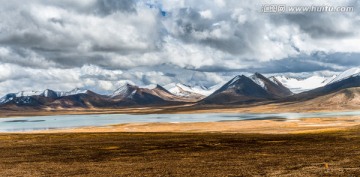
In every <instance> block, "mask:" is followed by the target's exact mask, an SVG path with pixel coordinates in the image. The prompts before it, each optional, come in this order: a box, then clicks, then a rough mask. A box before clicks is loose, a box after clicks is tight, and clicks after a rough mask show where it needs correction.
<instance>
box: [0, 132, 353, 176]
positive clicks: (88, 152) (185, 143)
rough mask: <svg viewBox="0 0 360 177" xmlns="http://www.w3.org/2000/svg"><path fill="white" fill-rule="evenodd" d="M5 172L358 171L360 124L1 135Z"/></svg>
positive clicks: (310, 173) (307, 173) (227, 173)
mask: <svg viewBox="0 0 360 177" xmlns="http://www.w3.org/2000/svg"><path fill="white" fill-rule="evenodd" d="M0 169H1V170H0V176H360V128H359V127H357V128H353V129H350V130H347V131H339V132H330V133H316V134H297V135H291V134H287V135H263V134H221V133H196V134H194V133H81V134H76V133H69V134H0Z"/></svg>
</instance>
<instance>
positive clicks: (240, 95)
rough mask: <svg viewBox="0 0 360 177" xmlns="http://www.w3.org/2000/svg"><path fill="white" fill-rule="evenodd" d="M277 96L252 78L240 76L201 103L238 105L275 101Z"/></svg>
mask: <svg viewBox="0 0 360 177" xmlns="http://www.w3.org/2000/svg"><path fill="white" fill-rule="evenodd" d="M275 97H276V96H275V95H273V94H271V93H270V92H268V91H267V90H265V89H264V87H262V86H260V85H259V84H257V83H255V82H254V81H253V80H251V79H250V78H248V77H246V76H244V75H241V76H240V75H239V76H236V77H234V78H233V79H231V80H230V81H229V82H227V83H226V84H225V85H223V86H222V87H221V88H220V89H218V90H217V91H215V92H214V93H213V94H211V95H210V96H208V97H206V98H205V99H203V100H202V101H201V103H205V104H237V103H249V102H255V101H264V100H269V99H274V98H275Z"/></svg>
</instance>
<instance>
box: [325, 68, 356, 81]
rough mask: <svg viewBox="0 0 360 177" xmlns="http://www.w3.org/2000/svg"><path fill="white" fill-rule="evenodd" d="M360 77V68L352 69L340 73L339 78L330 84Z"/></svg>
mask: <svg viewBox="0 0 360 177" xmlns="http://www.w3.org/2000/svg"><path fill="white" fill-rule="evenodd" d="M359 75H360V68H351V69H348V70H346V71H344V72H342V73H340V74H339V75H338V76H336V77H335V78H334V79H332V80H331V81H330V82H329V83H328V84H332V83H335V82H339V81H342V80H345V79H348V78H350V77H355V76H359Z"/></svg>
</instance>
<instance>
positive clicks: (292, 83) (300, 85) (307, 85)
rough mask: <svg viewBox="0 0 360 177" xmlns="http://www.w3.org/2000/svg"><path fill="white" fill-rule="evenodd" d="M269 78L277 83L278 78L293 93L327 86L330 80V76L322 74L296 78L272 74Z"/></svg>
mask: <svg viewBox="0 0 360 177" xmlns="http://www.w3.org/2000/svg"><path fill="white" fill-rule="evenodd" d="M269 79H270V80H271V81H272V82H274V83H277V82H276V80H278V81H279V82H281V84H282V85H284V86H285V87H287V88H289V89H290V90H291V91H292V92H293V93H301V92H305V91H309V90H312V89H315V88H318V87H322V86H325V85H326V84H327V82H329V78H328V77H322V76H311V77H309V78H306V79H296V78H291V77H286V76H271V77H269Z"/></svg>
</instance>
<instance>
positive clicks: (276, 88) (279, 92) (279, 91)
mask: <svg viewBox="0 0 360 177" xmlns="http://www.w3.org/2000/svg"><path fill="white" fill-rule="evenodd" d="M250 79H251V80H253V81H254V82H255V83H256V84H258V85H259V86H261V87H262V88H263V89H265V90H266V91H268V92H269V93H270V94H271V95H275V96H277V97H287V96H290V95H292V94H293V93H292V92H291V91H290V90H289V89H288V88H286V87H285V86H284V85H283V84H282V83H281V82H280V81H278V80H277V79H276V78H273V79H272V80H270V79H268V78H266V77H265V76H263V75H262V74H260V73H255V74H254V75H252V76H250Z"/></svg>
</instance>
